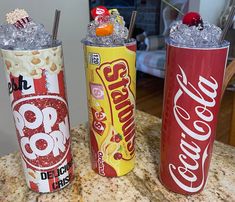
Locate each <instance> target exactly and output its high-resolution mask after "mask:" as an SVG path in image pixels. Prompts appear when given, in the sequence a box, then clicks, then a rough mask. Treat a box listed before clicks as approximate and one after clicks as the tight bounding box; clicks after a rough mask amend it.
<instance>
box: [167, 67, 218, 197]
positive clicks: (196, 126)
mask: <svg viewBox="0 0 235 202" xmlns="http://www.w3.org/2000/svg"><path fill="white" fill-rule="evenodd" d="M178 67H179V69H180V74H177V75H176V80H177V82H178V84H179V90H178V91H177V93H176V94H175V96H174V107H173V113H174V117H175V120H176V122H177V123H178V125H179V127H180V128H181V129H182V132H181V134H177V135H179V136H180V138H181V139H180V145H179V147H180V149H181V153H180V154H178V159H179V161H178V163H170V164H169V172H170V175H171V177H172V179H173V180H174V181H175V183H176V184H177V185H178V186H179V187H180V188H182V189H183V190H185V191H187V192H191V193H194V192H198V191H199V190H200V189H201V188H202V187H203V186H204V184H205V181H206V179H205V163H206V161H207V160H208V158H207V157H208V147H209V144H205V145H206V146H205V147H204V148H201V147H199V143H200V142H206V140H208V139H209V138H210V137H211V132H212V129H211V126H210V123H211V122H212V121H213V120H214V114H213V108H214V107H215V105H216V100H215V98H216V97H217V89H218V83H217V81H216V80H215V79H214V78H213V77H212V76H210V77H209V78H204V77H203V76H199V80H198V84H197V86H194V85H192V83H190V82H189V81H188V79H187V76H186V74H185V72H184V71H183V68H182V67H181V66H180V65H178ZM182 95H184V96H187V97H189V100H190V99H191V100H192V101H194V102H195V103H196V106H195V108H194V110H191V114H189V112H188V111H187V109H186V108H185V106H181V105H180V99H182ZM192 111H194V112H195V114H192ZM189 121H190V123H192V127H191V128H190V127H188V126H187V125H186V124H185V123H186V122H189ZM198 171H200V172H201V173H202V177H199V176H197V174H196V173H199V172H198Z"/></svg>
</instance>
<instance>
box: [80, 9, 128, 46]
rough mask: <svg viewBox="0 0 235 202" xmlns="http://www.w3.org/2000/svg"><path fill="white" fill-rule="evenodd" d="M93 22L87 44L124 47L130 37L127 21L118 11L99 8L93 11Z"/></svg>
mask: <svg viewBox="0 0 235 202" xmlns="http://www.w3.org/2000/svg"><path fill="white" fill-rule="evenodd" d="M91 16H92V18H93V21H92V22H90V24H89V25H88V31H87V36H86V39H84V40H83V42H84V43H86V44H91V45H92V44H95V45H100V46H117V45H123V44H124V43H125V40H126V39H127V36H128V29H127V28H126V27H125V21H124V20H123V17H122V16H120V14H119V12H118V10H117V9H111V10H108V9H107V8H105V7H104V6H98V7H96V8H93V9H92V10H91Z"/></svg>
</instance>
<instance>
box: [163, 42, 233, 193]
mask: <svg viewBox="0 0 235 202" xmlns="http://www.w3.org/2000/svg"><path fill="white" fill-rule="evenodd" d="M228 50H229V44H228V43H227V42H225V43H223V45H221V46H220V47H218V48H189V47H178V46H175V45H171V44H169V43H168V45H167V62H166V80H165V90H164V107H163V108H164V109H163V117H162V119H163V123H162V124H163V125H162V132H161V162H160V180H161V182H162V184H163V185H164V186H165V187H166V188H168V189H169V190H171V191H173V192H176V193H180V194H185V195H190V194H195V193H198V192H200V191H202V190H203V188H204V186H205V184H206V181H207V176H208V170H209V166H210V161H211V155H212V148H213V142H214V139H215V133H216V125H217V115H218V111H219V106H220V99H221V92H222V84H223V78H224V73H225V67H226V61H227V55H228Z"/></svg>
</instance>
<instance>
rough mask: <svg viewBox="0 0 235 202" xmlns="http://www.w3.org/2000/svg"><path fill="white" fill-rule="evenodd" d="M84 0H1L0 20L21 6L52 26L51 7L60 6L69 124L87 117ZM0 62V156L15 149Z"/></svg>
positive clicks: (50, 28) (85, 10)
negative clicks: (83, 50) (82, 43)
mask: <svg viewBox="0 0 235 202" xmlns="http://www.w3.org/2000/svg"><path fill="white" fill-rule="evenodd" d="M88 7H89V6H88V0H69V1H66V0H33V1H29V0H1V1H0V24H3V22H5V13H6V12H8V11H11V10H13V9H15V8H25V9H26V10H27V11H28V13H29V14H30V15H31V17H32V18H33V19H35V20H36V21H38V22H41V23H43V24H44V25H45V26H46V28H47V30H49V31H51V30H52V24H53V19H54V11H55V9H56V8H58V9H60V10H61V19H60V27H59V34H58V38H59V39H61V40H62V41H63V46H64V57H65V58H64V59H65V69H66V82H67V90H68V99H69V107H70V120H71V126H77V125H78V123H81V122H85V121H86V120H87V104H86V89H85V73H84V66H83V52H82V45H81V43H80V41H81V39H82V38H83V37H84V36H85V34H86V27H87V24H88V21H89V8H88ZM2 67H3V66H2V61H1V62H0V81H1V83H0V156H1V155H4V154H7V153H9V152H12V151H15V150H17V149H18V143H17V141H16V134H15V128H14V124H13V118H12V114H11V109H10V104H9V97H8V92H7V85H6V80H5V77H4V76H5V73H4V71H3V68H2Z"/></svg>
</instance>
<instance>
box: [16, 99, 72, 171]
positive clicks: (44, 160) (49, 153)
mask: <svg viewBox="0 0 235 202" xmlns="http://www.w3.org/2000/svg"><path fill="white" fill-rule="evenodd" d="M12 109H13V116H14V120H15V125H16V129H17V135H18V139H19V145H20V148H21V152H22V156H23V158H24V160H25V161H26V162H27V164H28V165H30V166H31V167H33V168H35V169H38V170H47V169H52V168H54V167H56V166H58V165H60V164H61V163H62V162H63V161H64V159H65V158H66V155H67V153H68V150H69V146H70V138H69V120H68V109H67V104H66V102H65V100H63V99H62V98H60V97H58V96H49V95H45V96H35V97H28V98H22V99H20V100H18V101H16V102H15V103H14V104H13V106H12Z"/></svg>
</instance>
